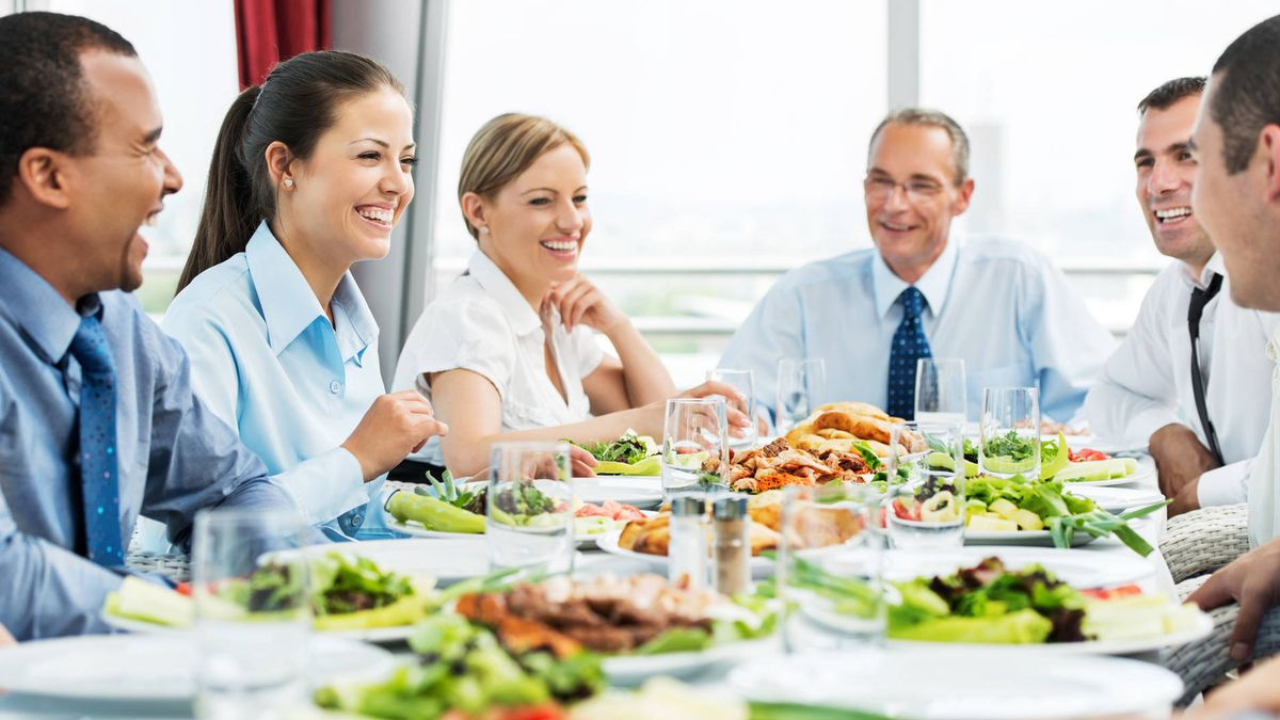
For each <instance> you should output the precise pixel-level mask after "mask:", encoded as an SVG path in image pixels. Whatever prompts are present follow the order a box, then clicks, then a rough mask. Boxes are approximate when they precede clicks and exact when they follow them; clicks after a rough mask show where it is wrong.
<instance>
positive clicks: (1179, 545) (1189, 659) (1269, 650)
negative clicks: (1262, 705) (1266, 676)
mask: <svg viewBox="0 0 1280 720" xmlns="http://www.w3.org/2000/svg"><path fill="white" fill-rule="evenodd" d="M1247 520H1248V517H1247V512H1246V508H1245V506H1244V505H1228V506H1223V507H1212V508H1205V509H1203V510H1197V511H1195V512H1190V513H1187V514H1185V515H1179V516H1177V517H1174V518H1171V519H1170V520H1169V524H1168V526H1167V527H1166V532H1165V537H1164V539H1163V540H1162V541H1161V543H1160V552H1161V553H1162V554H1163V555H1164V559H1165V562H1166V563H1167V564H1168V566H1169V572H1170V573H1171V574H1172V575H1173V581H1174V582H1175V583H1177V586H1176V590H1177V593H1178V598H1179V599H1181V600H1186V599H1187V597H1188V596H1190V595H1191V593H1193V592H1195V591H1196V589H1197V588H1199V587H1200V586H1201V585H1203V584H1204V583H1205V581H1206V580H1208V579H1209V575H1210V574H1211V573H1213V572H1215V571H1217V570H1218V569H1220V568H1222V567H1223V566H1224V565H1226V564H1228V563H1230V562H1231V561H1232V560H1235V559H1236V558H1238V557H1240V556H1241V555H1243V554H1244V553H1246V552H1248V550H1249V533H1248V527H1247ZM1238 611H1239V608H1238V606H1236V605H1228V606H1226V607H1221V608H1218V609H1217V610H1214V611H1212V612H1211V613H1209V615H1210V617H1212V618H1213V632H1212V633H1211V634H1210V635H1209V637H1207V638H1205V639H1204V640H1201V641H1199V642H1197V643H1192V644H1190V645H1184V646H1182V647H1178V648H1174V649H1171V650H1166V651H1165V652H1164V653H1162V655H1161V664H1162V665H1164V666H1165V667H1167V668H1168V669H1170V670H1172V671H1173V672H1175V673H1177V674H1178V676H1179V677H1181V678H1182V682H1183V683H1184V684H1185V686H1186V694H1185V695H1183V697H1182V699H1181V700H1180V701H1179V704H1180V705H1183V706H1185V705H1187V704H1189V703H1190V702H1192V701H1193V700H1194V699H1195V698H1196V696H1198V695H1199V694H1200V693H1202V692H1204V691H1205V690H1206V689H1208V688H1210V687H1212V686H1213V685H1216V684H1218V683H1220V682H1221V681H1222V680H1223V678H1225V677H1226V675H1227V673H1228V672H1230V671H1231V670H1233V669H1235V667H1236V663H1235V662H1233V661H1232V660H1231V658H1230V657H1229V656H1228V654H1227V652H1228V650H1229V648H1228V643H1229V642H1230V638H1231V630H1232V629H1233V628H1234V627H1235V623H1236V615H1237V613H1238ZM1254 647H1255V649H1254V656H1255V657H1259V658H1262V657H1267V656H1270V655H1275V654H1277V653H1280V608H1277V609H1276V610H1273V611H1271V612H1270V613H1269V614H1268V615H1267V617H1266V620H1265V621H1264V622H1263V625H1262V628H1261V629H1260V631H1259V633H1258V641H1257V643H1256V645H1255V646H1254Z"/></svg>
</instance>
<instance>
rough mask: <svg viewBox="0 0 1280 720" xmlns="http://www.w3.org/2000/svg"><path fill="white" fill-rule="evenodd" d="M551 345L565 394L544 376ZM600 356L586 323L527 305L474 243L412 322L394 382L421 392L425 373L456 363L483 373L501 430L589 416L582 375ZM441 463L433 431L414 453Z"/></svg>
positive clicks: (563, 422) (550, 424) (425, 384)
mask: <svg viewBox="0 0 1280 720" xmlns="http://www.w3.org/2000/svg"><path fill="white" fill-rule="evenodd" d="M548 331H550V333H551V348H552V354H553V356H554V359H555V362H556V366H557V368H558V369H559V371H560V380H561V382H562V384H563V385H564V391H565V396H566V397H567V402H566V398H565V397H561V395H560V393H559V392H558V391H557V390H556V388H555V385H553V384H551V379H550V378H548V377H547V369H546V364H545V361H544V358H545V354H544V352H543V345H544V343H545V341H546V333H547V332H548ZM603 359H604V351H603V350H602V349H601V348H600V346H599V345H597V344H596V341H595V335H594V333H593V331H592V330H591V329H590V328H588V327H586V326H585V325H579V326H578V327H576V328H574V330H573V332H566V331H565V329H564V325H563V324H561V322H560V314H559V312H558V311H557V310H555V309H554V308H550V309H548V310H547V311H545V312H543V313H542V314H541V315H539V313H537V312H535V311H534V309H533V308H532V307H530V306H529V303H528V302H526V301H525V299H524V296H523V295H521V294H520V291H519V290H517V289H516V286H515V285H514V284H513V283H512V282H511V280H510V278H508V277H507V276H506V274H504V273H503V272H502V270H501V269H499V268H498V266H497V265H495V264H494V262H493V261H492V260H490V259H489V258H488V256H486V255H485V254H484V253H483V252H481V251H479V250H476V252H475V253H474V254H473V255H472V256H471V259H470V260H469V261H468V262H467V272H466V273H465V274H464V275H462V276H461V277H459V278H458V279H457V280H455V281H454V282H453V284H451V285H449V286H448V287H447V288H445V289H444V290H443V291H441V293H440V296H439V297H437V298H436V299H435V300H434V301H432V302H431V304H430V305H428V306H427V308H426V310H424V311H423V312H422V317H420V318H418V322H417V323H416V324H415V325H414V326H413V330H412V331H411V332H410V333H409V339H408V340H407V341H406V342H405V346H404V349H403V350H402V351H401V353H400V360H399V362H397V363H396V374H395V382H394V389H395V390H405V389H408V388H417V390H418V391H419V392H421V393H422V394H423V395H424V396H426V397H427V399H430V398H431V386H430V384H429V383H428V382H427V379H426V377H425V375H426V374H428V373H437V372H444V371H446V370H453V369H456V368H461V369H464V370H470V371H472V372H474V373H478V374H480V375H483V376H484V377H485V378H486V379H488V380H489V382H491V383H493V386H494V387H495V388H497V390H498V396H499V397H500V398H501V399H502V432H504V433H505V432H517V431H520V430H533V429H537V428H543V427H554V426H556V425H568V424H571V423H575V422H581V421H583V420H586V419H588V418H590V417H591V402H590V400H589V399H588V398H587V394H586V392H585V391H584V390H583V389H582V379H583V378H585V377H587V376H588V375H590V374H591V373H592V372H594V371H595V369H596V368H597V367H598V366H599V365H600V361H601V360H603ZM414 457H415V458H416V459H419V460H424V461H426V462H430V463H434V464H437V465H443V464H444V458H443V455H442V454H441V452H440V442H439V438H434V437H433V438H431V440H429V441H428V442H427V444H426V446H424V447H423V448H422V451H421V452H419V453H418V454H417V455H415V456H414Z"/></svg>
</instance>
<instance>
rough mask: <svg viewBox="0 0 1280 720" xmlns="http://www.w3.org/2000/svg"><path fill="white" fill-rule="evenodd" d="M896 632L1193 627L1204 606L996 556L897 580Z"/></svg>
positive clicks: (943, 636)
mask: <svg viewBox="0 0 1280 720" xmlns="http://www.w3.org/2000/svg"><path fill="white" fill-rule="evenodd" d="M895 589H896V591H897V595H898V598H897V601H896V602H892V603H891V604H890V607H889V628H888V634H889V637H890V638H894V639H899V640H920V641H928V642H958V643H981V644H989V643H994V644H1032V643H1064V642H1083V641H1086V640H1117V639H1132V638H1135V637H1151V636H1159V635H1164V634H1168V633H1171V632H1175V631H1179V630H1183V629H1189V628H1191V627H1194V626H1195V625H1196V623H1197V621H1198V617H1199V610H1197V609H1196V608H1195V607H1194V606H1190V605H1183V606H1181V607H1178V606H1174V605H1171V604H1170V603H1169V602H1168V601H1167V600H1166V599H1165V598H1163V597H1160V596H1154V595H1152V596H1148V595H1143V594H1142V593H1141V591H1140V590H1138V589H1137V588H1136V587H1129V588H1126V589H1124V590H1122V591H1114V590H1112V591H1101V592H1092V593H1091V592H1081V591H1079V590H1076V589H1074V588H1072V587H1071V586H1069V585H1067V584H1066V583H1063V582H1062V581H1060V580H1058V579H1057V578H1056V577H1055V576H1054V575H1053V574H1052V573H1050V572H1048V571H1046V570H1045V569H1044V568H1043V567H1041V566H1039V565H1031V566H1028V567H1026V568H1023V569H1022V570H1018V571H1012V570H1008V569H1007V568H1005V566H1004V564H1003V563H1002V562H1001V561H1000V560H999V558H995V557H991V558H987V559H985V560H983V561H982V562H981V563H979V564H978V565H976V566H974V567H971V568H964V569H962V570H960V571H958V572H956V573H954V574H951V575H947V576H938V577H933V578H917V579H915V580H911V581H909V582H904V583H897V584H895Z"/></svg>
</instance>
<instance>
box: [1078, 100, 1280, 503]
mask: <svg viewBox="0 0 1280 720" xmlns="http://www.w3.org/2000/svg"><path fill="white" fill-rule="evenodd" d="M1204 85H1205V80H1204V78H1178V79H1176V80H1170V81H1169V82H1167V83H1165V84H1163V85H1161V86H1160V87H1158V88H1156V89H1155V90H1153V91H1151V93H1150V94H1149V95H1147V96H1146V97H1145V98H1143V100H1142V102H1140V103H1138V112H1139V113H1140V116H1141V120H1140V121H1139V123H1138V137H1137V152H1135V153H1134V156H1133V160H1134V164H1135V166H1136V169H1137V188H1136V190H1137V198H1138V204H1139V206H1141V208H1142V213H1143V217H1144V218H1146V221H1147V227H1148V228H1150V230H1151V237H1152V238H1153V239H1154V240H1155V244H1156V249H1158V250H1159V251H1160V253H1161V254H1163V255H1166V256H1168V257H1171V258H1174V259H1175V260H1177V261H1178V262H1175V263H1173V264H1171V265H1170V266H1169V267H1167V268H1165V270H1164V271H1163V272H1161V273H1160V276H1159V277H1157V278H1156V281H1155V283H1154V284H1153V285H1152V286H1151V290H1150V292H1148V293H1147V297H1146V298H1145V299H1144V300H1143V303H1142V309H1141V311H1140V312H1139V313H1138V317H1137V319H1136V320H1135V321H1134V324H1133V328H1132V329H1131V330H1130V331H1129V335H1128V337H1126V338H1125V341H1124V343H1123V344H1122V345H1121V346H1120V349H1119V350H1117V351H1116V353H1115V354H1114V355H1112V356H1111V358H1110V359H1109V360H1108V361H1107V364H1106V366H1104V368H1103V371H1102V378H1101V379H1100V380H1099V381H1098V384H1097V385H1095V386H1094V387H1093V389H1092V390H1090V391H1089V396H1088V398H1087V399H1086V400H1085V414H1086V415H1087V416H1088V418H1089V422H1090V424H1091V426H1092V427H1093V430H1094V431H1095V432H1097V434H1098V435H1099V436H1100V437H1103V438H1105V439H1106V440H1107V441H1108V443H1109V444H1114V445H1117V446H1121V447H1148V448H1149V450H1150V452H1151V455H1152V457H1153V458H1154V459H1155V461H1156V467H1157V469H1158V470H1159V474H1160V489H1161V491H1162V492H1164V493H1165V495H1166V496H1167V497H1170V498H1172V499H1173V501H1174V502H1173V505H1172V506H1171V507H1170V510H1169V512H1170V514H1171V515H1176V514H1178V513H1182V512H1187V511H1188V510H1195V509H1197V508H1199V507H1202V506H1203V507H1207V506H1210V505H1225V504H1232V503H1240V502H1244V501H1245V498H1246V496H1247V495H1246V484H1247V481H1248V476H1249V470H1250V466H1251V465H1252V462H1253V457H1254V455H1255V454H1257V451H1258V444H1259V443H1260V442H1261V441H1262V435H1263V431H1264V429H1265V428H1266V424H1267V416H1268V410H1269V408H1270V405H1271V381H1270V377H1271V371H1272V369H1273V367H1274V364H1273V363H1272V362H1271V361H1269V360H1268V359H1267V358H1266V356H1265V354H1264V353H1263V348H1265V347H1266V343H1267V340H1268V339H1269V338H1270V336H1271V334H1272V333H1274V332H1275V330H1276V329H1277V328H1278V327H1280V316H1277V315H1275V314H1273V313H1265V312H1259V311H1257V310H1247V309H1244V308H1241V307H1240V306H1239V305H1236V304H1235V303H1234V302H1232V301H1231V299H1230V281H1229V279H1228V278H1227V276H1226V270H1225V268H1224V266H1223V262H1222V258H1221V257H1220V256H1219V255H1218V254H1217V249H1216V248H1215V247H1214V244H1213V240H1212V239H1211V238H1210V237H1209V235H1208V233H1207V232H1205V230H1204V228H1202V227H1201V226H1200V222H1199V220H1198V219H1197V218H1196V215H1195V214H1194V213H1193V212H1192V210H1191V189H1192V186H1193V182H1194V179H1195V173H1196V162H1195V160H1194V159H1193V158H1192V156H1191V150H1190V148H1189V147H1188V143H1189V141H1190V138H1191V128H1192V126H1193V125H1194V124H1195V118H1196V112H1197V111H1198V110H1199V108H1200V97H1201V95H1202V94H1203V92H1204ZM1197 311H1198V312H1197ZM1197 314H1198V315H1199V318H1198V320H1196V319H1195V318H1194V317H1193V316H1195V315H1197ZM1192 333H1195V334H1196V336H1197V337H1198V338H1199V342H1198V343H1194V346H1193V340H1192ZM1197 374H1198V376H1199V377H1197Z"/></svg>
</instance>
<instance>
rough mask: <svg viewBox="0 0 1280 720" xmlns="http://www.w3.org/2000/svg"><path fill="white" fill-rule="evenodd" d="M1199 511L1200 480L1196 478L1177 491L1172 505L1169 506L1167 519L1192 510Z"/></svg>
mask: <svg viewBox="0 0 1280 720" xmlns="http://www.w3.org/2000/svg"><path fill="white" fill-rule="evenodd" d="M1199 509H1200V478H1196V479H1194V480H1192V481H1191V482H1189V483H1187V484H1186V485H1183V486H1182V489H1181V490H1179V491H1178V494H1177V495H1175V496H1174V497H1173V503H1171V504H1170V505H1169V517H1173V516H1174V515H1181V514H1182V513H1188V512H1191V511H1192V510H1199Z"/></svg>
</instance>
